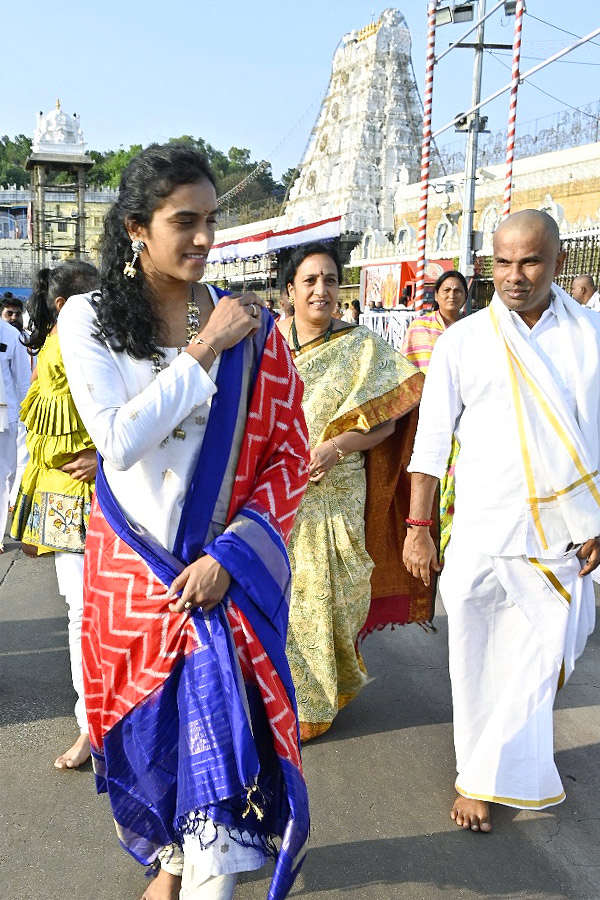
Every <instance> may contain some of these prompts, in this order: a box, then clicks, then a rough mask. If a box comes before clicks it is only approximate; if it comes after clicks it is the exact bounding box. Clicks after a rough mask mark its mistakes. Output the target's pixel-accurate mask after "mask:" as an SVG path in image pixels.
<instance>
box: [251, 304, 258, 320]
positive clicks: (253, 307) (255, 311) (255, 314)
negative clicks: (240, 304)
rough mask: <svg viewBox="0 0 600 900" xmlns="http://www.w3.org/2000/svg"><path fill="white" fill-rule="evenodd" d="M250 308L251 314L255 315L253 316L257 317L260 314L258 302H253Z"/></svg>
mask: <svg viewBox="0 0 600 900" xmlns="http://www.w3.org/2000/svg"><path fill="white" fill-rule="evenodd" d="M250 309H251V310H252V312H251V314H250V315H251V316H253V318H256V317H257V315H258V306H257V305H256V303H251V304H250Z"/></svg>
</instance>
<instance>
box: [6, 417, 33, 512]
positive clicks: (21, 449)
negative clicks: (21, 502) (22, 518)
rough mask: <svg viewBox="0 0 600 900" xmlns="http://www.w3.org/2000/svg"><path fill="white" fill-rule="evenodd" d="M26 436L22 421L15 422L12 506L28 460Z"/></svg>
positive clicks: (15, 500) (11, 490)
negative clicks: (15, 461) (14, 465)
mask: <svg viewBox="0 0 600 900" xmlns="http://www.w3.org/2000/svg"><path fill="white" fill-rule="evenodd" d="M26 438H27V429H26V428H25V425H24V424H23V422H19V423H18V424H17V465H16V471H15V476H14V480H13V484H12V487H11V489H10V505H11V506H14V505H15V503H16V502H17V494H18V493H19V488H20V487H21V478H22V477H23V472H24V471H25V466H26V465H27V461H28V460H29V450H28V449H27V444H26V443H25V440H26Z"/></svg>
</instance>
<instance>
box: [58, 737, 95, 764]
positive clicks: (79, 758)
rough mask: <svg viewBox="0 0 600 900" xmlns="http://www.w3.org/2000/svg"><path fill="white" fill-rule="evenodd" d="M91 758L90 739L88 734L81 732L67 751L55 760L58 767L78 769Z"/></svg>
mask: <svg viewBox="0 0 600 900" xmlns="http://www.w3.org/2000/svg"><path fill="white" fill-rule="evenodd" d="M89 758H90V739H89V737H88V736H87V734H80V735H79V737H78V738H77V740H76V741H75V743H74V744H73V746H72V747H70V748H69V749H68V750H67V752H66V753H63V754H62V756H59V757H58V758H57V759H55V760H54V767H55V768H56V769H76V768H77V767H78V766H80V765H81V764H82V763H84V762H85V761H86V759H89Z"/></svg>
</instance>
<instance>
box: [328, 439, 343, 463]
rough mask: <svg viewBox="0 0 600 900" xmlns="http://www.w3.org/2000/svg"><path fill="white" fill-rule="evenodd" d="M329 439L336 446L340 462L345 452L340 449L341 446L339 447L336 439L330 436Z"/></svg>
mask: <svg viewBox="0 0 600 900" xmlns="http://www.w3.org/2000/svg"><path fill="white" fill-rule="evenodd" d="M329 440H330V441H331V443H332V444H333V446H334V447H335V450H336V453H337V455H338V462H341V461H342V460H343V458H344V454H343V453H342V451H341V450H340V448H339V447H338V445H337V444H336V442H335V441H334V439H333V438H329Z"/></svg>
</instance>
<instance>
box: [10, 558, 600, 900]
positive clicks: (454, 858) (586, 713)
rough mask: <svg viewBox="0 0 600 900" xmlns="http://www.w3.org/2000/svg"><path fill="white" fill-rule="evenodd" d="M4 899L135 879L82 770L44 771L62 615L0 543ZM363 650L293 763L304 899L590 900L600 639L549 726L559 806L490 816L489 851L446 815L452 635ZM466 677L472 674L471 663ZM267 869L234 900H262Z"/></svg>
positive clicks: (298, 889) (29, 566)
mask: <svg viewBox="0 0 600 900" xmlns="http://www.w3.org/2000/svg"><path fill="white" fill-rule="evenodd" d="M0 619H1V625H0V629H1V645H0V654H1V659H2V674H1V678H0V687H1V690H2V700H1V703H0V737H1V742H2V755H1V757H0V759H1V763H0V765H1V773H0V784H1V792H2V797H1V800H0V811H1V815H2V819H1V820H0V826H1V833H2V835H3V840H2V849H1V851H0V852H1V860H2V869H3V875H2V881H1V887H0V896H1V898H2V900H139V898H140V897H141V895H142V893H143V890H144V876H143V873H142V870H141V869H140V867H139V866H138V865H137V864H136V863H135V862H134V861H133V860H132V859H130V858H129V857H128V856H127V855H126V854H125V853H124V852H123V851H122V850H121V849H120V847H119V846H118V843H117V840H116V837H115V832H114V828H113V825H112V820H111V817H110V812H109V808H108V804H107V802H106V798H105V797H97V796H96V795H95V791H94V786H93V778H92V774H91V769H90V767H89V765H88V766H86V767H85V769H84V770H83V771H72V772H60V771H57V770H55V769H54V768H53V766H52V762H53V760H54V758H55V756H56V755H58V753H59V752H60V751H62V750H64V749H66V748H67V747H68V746H70V743H71V742H72V740H73V739H74V737H75V736H76V735H75V720H74V718H73V715H72V709H73V703H74V694H73V690H72V687H71V685H70V678H69V661H68V650H67V619H66V607H65V605H64V602H63V601H62V599H61V598H60V597H59V595H58V592H57V589H56V578H55V574H54V565H53V561H52V560H51V559H40V560H29V559H27V558H26V557H24V556H23V555H22V553H21V552H20V551H18V550H17V549H16V548H15V545H14V544H11V542H10V540H7V552H6V553H5V554H4V556H2V557H0ZM436 625H437V629H438V630H437V633H435V634H431V633H429V634H428V633H426V632H425V631H423V630H422V629H420V628H418V627H416V626H412V627H410V628H404V629H397V630H395V631H393V632H391V631H389V632H386V633H379V634H375V635H373V636H372V637H370V638H369V639H368V640H367V642H366V643H365V645H364V656H365V660H366V663H367V666H368V668H369V672H370V674H371V676H372V681H371V682H370V683H369V684H368V685H367V687H366V688H365V690H364V691H363V693H362V695H361V696H360V697H359V698H358V699H357V700H356V701H355V702H354V703H353V704H351V705H350V706H349V707H348V708H347V709H345V710H344V711H343V712H342V713H341V714H340V716H339V718H338V720H337V721H336V723H335V726H334V728H333V729H332V731H331V732H330V734H329V735H326V736H324V737H323V738H321V739H320V740H318V741H316V742H315V743H313V744H309V745H308V746H307V747H306V749H305V752H304V762H305V769H306V775H307V779H308V785H309V790H310V796H311V808H312V839H311V849H310V851H309V855H308V859H307V861H306V863H305V866H304V869H303V872H302V875H301V876H300V878H299V880H298V882H297V884H296V886H295V888H294V890H293V892H292V894H291V896H292V897H294V898H298V900H359V898H360V900H474V898H484V900H508V898H518V900H600V812H599V811H598V810H599V808H600V743H599V741H600V633H599V632H598V631H597V632H596V634H595V635H594V636H593V637H592V638H591V640H590V642H589V643H588V648H587V650H586V652H585V655H584V656H583V658H582V660H580V663H579V666H578V668H577V669H576V671H575V674H574V676H573V678H572V679H571V681H570V682H569V684H568V685H567V686H566V687H565V689H564V690H563V691H562V692H561V694H560V696H559V699H558V703H557V712H556V749H557V761H558V766H559V769H560V771H561V774H562V777H563V780H564V783H565V787H566V790H567V793H568V798H567V801H566V802H565V803H563V804H562V805H561V806H558V807H554V808H553V809H550V810H547V811H544V812H542V813H530V812H521V811H518V810H511V809H508V808H502V809H497V810H496V815H495V819H494V826H495V830H494V831H493V832H492V833H491V834H489V835H481V834H471V833H469V832H468V833H463V832H462V831H460V830H459V829H458V828H456V826H454V825H453V823H452V822H451V820H450V818H449V810H450V806H451V803H452V801H453V796H454V795H453V792H452V783H453V777H454V768H453V749H452V734H451V726H450V715H451V709H450V691H449V683H448V672H447V649H446V619H445V615H444V612H443V609H441V608H440V610H439V613H438V615H437V619H436ZM465 664H466V665H468V660H467V661H465ZM267 890H268V874H267V870H264V871H263V872H259V873H255V874H253V875H250V876H242V881H241V883H240V885H239V887H238V890H237V893H236V900H266V896H267Z"/></svg>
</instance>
